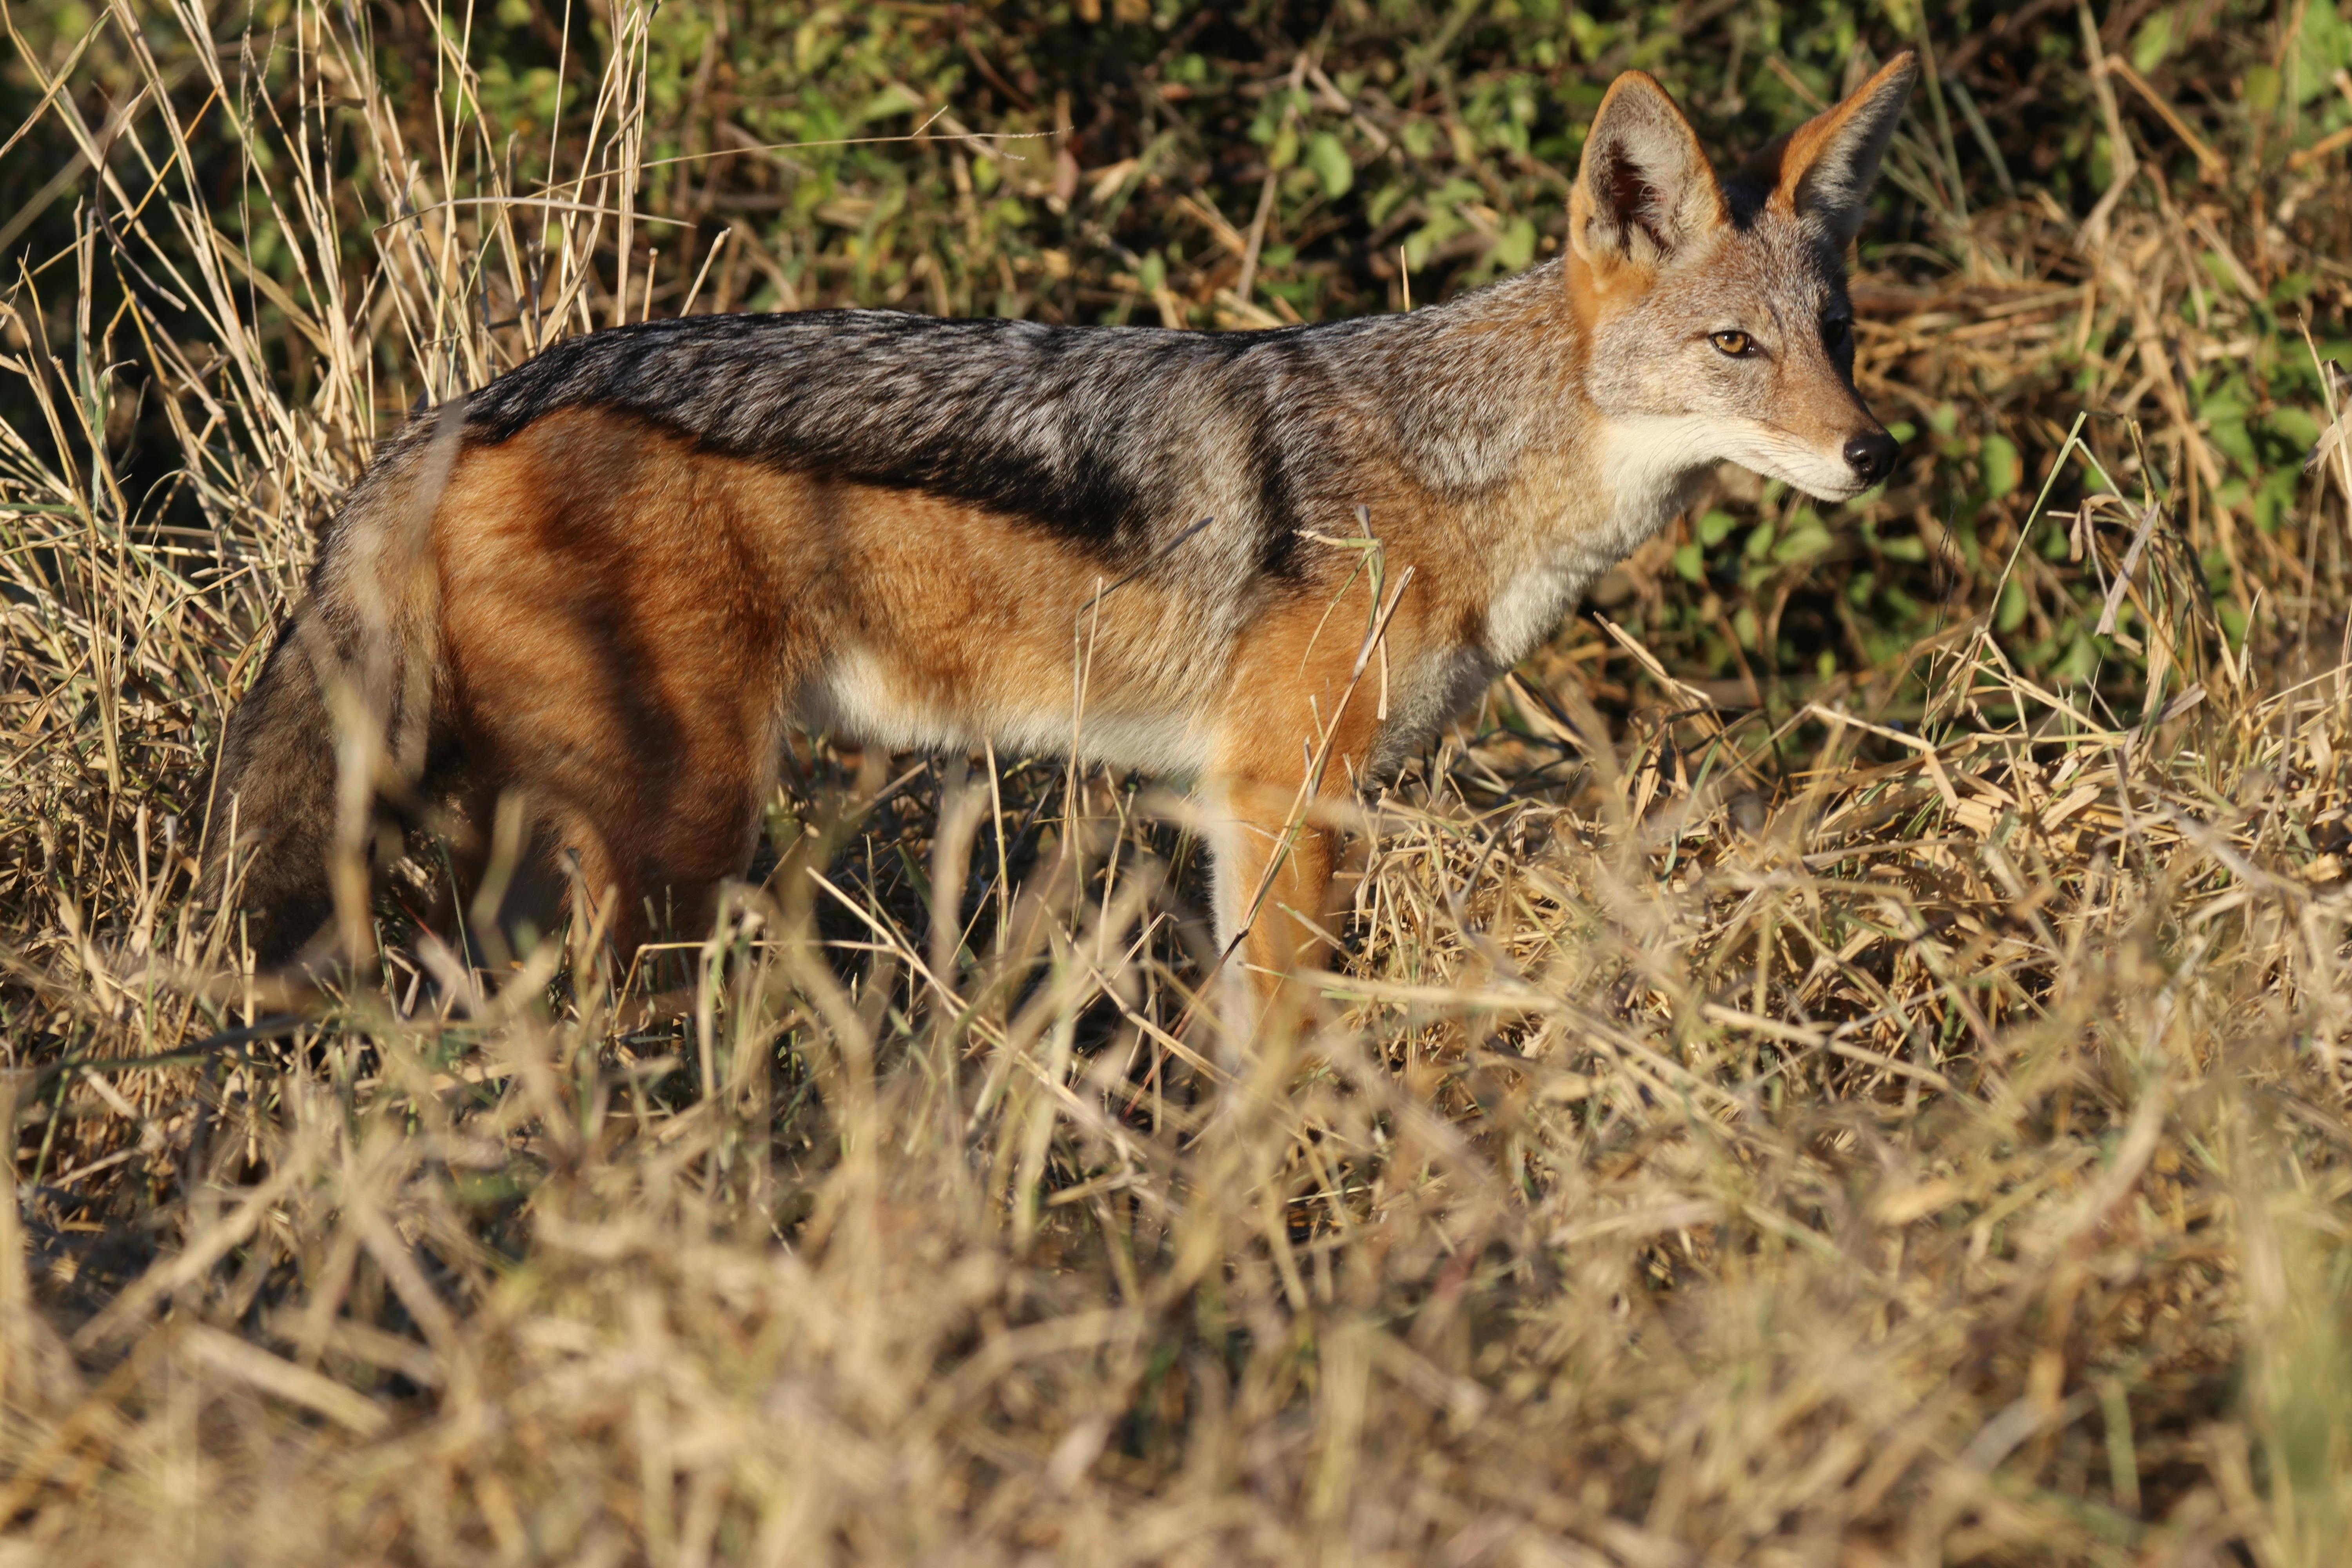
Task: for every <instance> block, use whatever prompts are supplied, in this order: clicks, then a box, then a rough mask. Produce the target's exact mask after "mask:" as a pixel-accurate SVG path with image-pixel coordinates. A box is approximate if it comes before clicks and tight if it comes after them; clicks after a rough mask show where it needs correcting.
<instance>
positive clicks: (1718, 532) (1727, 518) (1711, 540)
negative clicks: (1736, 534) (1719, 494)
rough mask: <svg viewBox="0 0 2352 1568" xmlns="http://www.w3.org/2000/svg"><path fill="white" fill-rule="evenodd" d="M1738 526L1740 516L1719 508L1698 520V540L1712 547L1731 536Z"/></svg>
mask: <svg viewBox="0 0 2352 1568" xmlns="http://www.w3.org/2000/svg"><path fill="white" fill-rule="evenodd" d="M1738 526H1739V520H1738V518H1736V517H1734V516H1732V515H1731V514H1730V513H1729V512H1727V511H1725V510H1721V509H1720V508H1718V509H1717V510H1714V511H1710V512H1708V513H1707V514H1706V516H1705V517H1702V518H1700V519H1699V520H1698V542H1700V543H1701V544H1704V545H1706V546H1707V547H1708V548H1709V549H1712V548H1714V547H1715V546H1716V545H1718V544H1720V543H1722V542H1724V541H1725V540H1727V539H1728V538H1730V537H1731V531H1732V530H1733V529H1735V528H1738Z"/></svg>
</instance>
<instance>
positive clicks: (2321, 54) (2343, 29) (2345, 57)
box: [2294, 0, 2352, 103]
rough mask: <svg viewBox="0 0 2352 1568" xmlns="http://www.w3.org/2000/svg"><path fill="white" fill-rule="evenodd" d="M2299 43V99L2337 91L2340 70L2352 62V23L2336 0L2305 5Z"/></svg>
mask: <svg viewBox="0 0 2352 1568" xmlns="http://www.w3.org/2000/svg"><path fill="white" fill-rule="evenodd" d="M2295 46H2296V47H2295V54H2294V59H2295V82H2294V97H2295V101H2296V102H2298V103H2309V102H2310V101H2311V100H2313V99H2315V98H2317V97H2318V96H2319V95H2320V94H2322V93H2324V92H2330V91H2333V90H2334V89H2335V85H2336V84H2335V81H2334V77H2335V75H2336V72H2337V71H2339V70H2342V69H2343V68H2345V67H2346V66H2352V25H2347V23H2346V22H2345V20H2344V17H2343V15H2342V13H2340V12H2338V11H2337V10H2336V0H2311V4H2310V5H2306V6H2305V7H2304V12H2303V26H2302V29H2301V30H2300V31H2299V32H2298V33H2297V34H2296V35H2295Z"/></svg>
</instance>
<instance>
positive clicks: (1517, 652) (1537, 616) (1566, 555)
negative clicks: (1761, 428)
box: [1486, 416, 1723, 669]
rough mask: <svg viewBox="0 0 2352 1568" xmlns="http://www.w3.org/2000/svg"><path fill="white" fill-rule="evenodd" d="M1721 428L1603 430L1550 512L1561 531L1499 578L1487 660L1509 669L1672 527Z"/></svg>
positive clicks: (1671, 425) (1680, 425)
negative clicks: (1588, 592)
mask: <svg viewBox="0 0 2352 1568" xmlns="http://www.w3.org/2000/svg"><path fill="white" fill-rule="evenodd" d="M1722 434H1723V432H1722V426H1721V425H1720V423H1719V422H1717V421H1715V420H1709V419H1702V418H1698V417H1696V416H1685V417H1657V416H1645V417H1642V418H1636V419H1612V420H1610V421H1608V422H1606V423H1605V424H1603V425H1602V426H1601V428H1600V430H1599V432H1598V433H1597V434H1596V436H1595V437H1594V439H1593V441H1592V443H1591V446H1589V447H1587V448H1586V453H1587V458H1586V460H1585V461H1584V462H1582V463H1580V464H1578V465H1576V467H1575V469H1574V470H1573V471H1572V472H1571V474H1570V478H1569V480H1568V489H1567V493H1564V494H1562V495H1560V496H1559V498H1558V500H1557V502H1556V506H1557V510H1556V511H1555V512H1554V516H1555V517H1557V518H1558V519H1559V522H1558V523H1557V524H1556V525H1555V527H1554V528H1553V529H1550V530H1547V531H1545V534H1544V536H1543V538H1542V539H1541V541H1540V542H1539V543H1538V545H1537V547H1536V548H1535V549H1534V550H1533V551H1532V552H1528V554H1526V555H1523V556H1522V557H1521V558H1520V559H1519V560H1517V562H1514V563H1510V565H1509V566H1507V568H1506V570H1505V573H1504V575H1503V580H1502V581H1501V582H1500V583H1498V584H1496V592H1495V595H1494V597H1493V598H1492V599H1491V600H1489V601H1488V605H1487V610H1486V656H1487V658H1488V659H1489V660H1490V661H1491V662H1492V663H1493V664H1494V666H1495V668H1498V669H1507V668H1509V667H1510V666H1512V665H1515V664H1517V662H1518V661H1519V660H1520V659H1522V658H1526V657H1527V656H1528V654H1529V653H1531V652H1533V651H1534V650H1535V647H1536V645H1537V644H1538V643H1539V642H1541V641H1542V640H1543V639H1544V638H1545V637H1548V636H1549V635H1550V633H1551V630H1552V628H1553V627H1554V626H1558V625H1559V620H1560V617H1561V616H1565V615H1566V614H1568V612H1569V610H1570V608H1571V607H1573V605H1575V603H1576V601H1577V599H1578V598H1579V597H1580V595H1582V594H1583V593H1584V591H1585V589H1587V588H1589V587H1591V585H1592V582H1593V580H1594V579H1595V578H1597V577H1599V576H1600V575H1601V574H1602V573H1604V572H1606V571H1608V570H1609V569H1610V568H1611V567H1612V566H1614V565H1616V564H1617V563H1619V562H1620V561H1622V560H1624V559H1625V557H1626V556H1628V555H1630V554H1632V553H1633V551H1634V550H1635V549H1636V548H1638V547H1639V546H1640V545H1641V544H1642V542H1643V541H1644V540H1647V539H1648V538H1650V537H1651V536H1652V535H1653V534H1654V533H1656V532H1657V531H1659V530H1660V529H1662V528H1664V527H1665V525H1666V524H1667V523H1669V522H1672V521H1674V520H1675V516H1676V515H1677V514H1678V513H1679V512H1681V510H1683V508H1684V506H1685V505H1686V504H1687V503H1688V501H1689V499H1690V490H1691V487H1692V484H1693V483H1694V482H1695V481H1696V479H1697V477H1698V476H1699V475H1700V474H1702V473H1704V472H1706V469H1707V468H1709V467H1710V466H1712V465H1713V463H1714V462H1715V461H1716V459H1717V457H1718V455H1719V453H1718V451H1717V447H1719V445H1720V442H1721V438H1722Z"/></svg>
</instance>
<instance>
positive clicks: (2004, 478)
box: [1978, 436, 2019, 500]
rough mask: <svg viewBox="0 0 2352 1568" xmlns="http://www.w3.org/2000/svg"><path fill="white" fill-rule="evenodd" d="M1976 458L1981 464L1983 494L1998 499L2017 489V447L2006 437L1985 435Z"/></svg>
mask: <svg viewBox="0 0 2352 1568" xmlns="http://www.w3.org/2000/svg"><path fill="white" fill-rule="evenodd" d="M1978 460H1979V462H1980V463H1981V464H1982V465H1983V469H1984V486H1985V494H1987V495H1989V496H1991V497H1992V498H1993V499H1994V500H2000V498H2001V497H2002V496H2005V495H2007V494H2009V493H2010V492H2011V491H2012V490H2014V489H2017V481H2018V475H2019V464H2018V460H2017V448H2016V447H2014V446H2012V445H2011V443H2010V440H2009V438H2008V437H2005V436H1988V437H1985V438H1984V448H1983V450H1982V451H1981V452H1979V454H1978Z"/></svg>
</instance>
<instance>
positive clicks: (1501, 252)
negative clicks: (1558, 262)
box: [1495, 217, 1536, 272]
mask: <svg viewBox="0 0 2352 1568" xmlns="http://www.w3.org/2000/svg"><path fill="white" fill-rule="evenodd" d="M1535 258H1536V226H1535V225H1534V223H1533V222H1531V221H1530V220H1528V219H1527V218H1523V217H1520V218H1513V219H1512V220H1511V221H1510V223H1509V224H1508V225H1507V226H1505V227H1504V229H1503V234H1502V237H1501V238H1499V239H1497V240H1496V241H1495V265H1496V266H1497V267H1499V268H1502V269H1503V270H1505V271H1506V272H1517V271H1518V270H1519V269H1520V268H1523V267H1525V266H1526V265H1527V264H1528V262H1530V261H1533V260H1534V259H1535Z"/></svg>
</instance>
